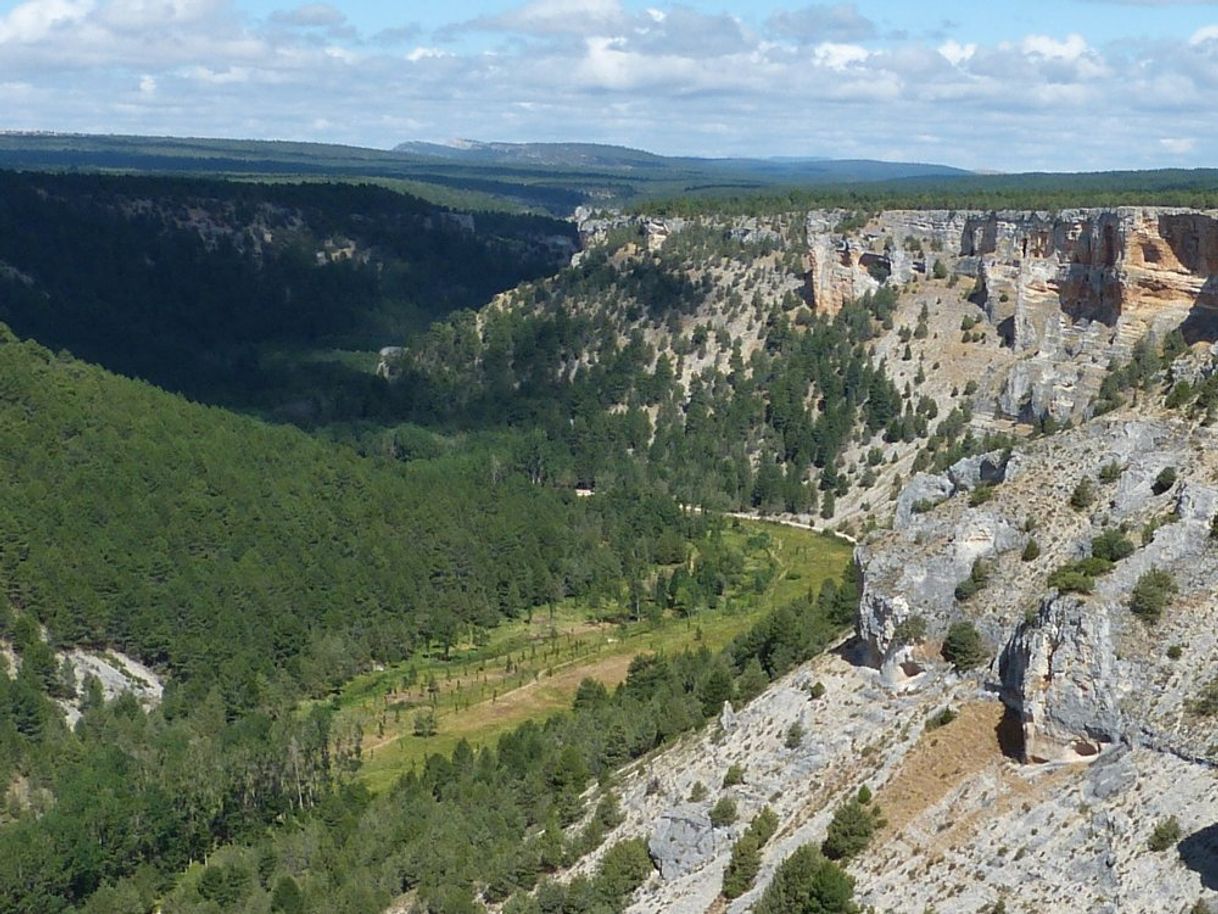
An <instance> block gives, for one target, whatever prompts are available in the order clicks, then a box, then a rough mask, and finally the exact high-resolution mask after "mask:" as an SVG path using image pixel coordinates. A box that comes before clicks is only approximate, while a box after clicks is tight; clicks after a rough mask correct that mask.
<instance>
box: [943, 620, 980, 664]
mask: <svg viewBox="0 0 1218 914" xmlns="http://www.w3.org/2000/svg"><path fill="white" fill-rule="evenodd" d="M988 656H989V654H988V652H987V651H986V649H985V642H984V641H983V640H982V638H981V633H980V632H979V631H977V626H975V625H973V623H972V622H968V621H961V622H953V623H952V626H951V628H949V629H948V630H947V637H946V638H944V639H943V659H944V660H946V661H948V663H950V664H951V665H952V666H954V667H955V668H956V669H957V670H960V671H961V672H963V671H964V670H971V669H972V668H973V667H975V666H978V665H980V664H981V663H982V662H983V661H984V660H985V659H986V658H987V657H988Z"/></svg>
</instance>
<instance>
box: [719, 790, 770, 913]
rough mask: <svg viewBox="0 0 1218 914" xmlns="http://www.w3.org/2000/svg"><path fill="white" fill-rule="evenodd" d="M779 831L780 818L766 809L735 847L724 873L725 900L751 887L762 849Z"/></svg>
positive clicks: (738, 895)
mask: <svg viewBox="0 0 1218 914" xmlns="http://www.w3.org/2000/svg"><path fill="white" fill-rule="evenodd" d="M777 830H778V817H777V816H776V815H774V811H773V810H772V809H770V807H768V806H767V807H765V809H763V810H762V811H761V812H759V813H758V814H757V818H755V819H754V820H753V821H752V822H751V823H750V824H749V827H748V828H747V829H746V830H745V832H744V834H743V835H741V836H740V838H739V840H737V841H736V843H735V844H734V845H733V846H732V856H731V859H730V860H729V861H728V864H727V870H726V872H724V874H723V895H724V897H726V898H739V897H740V896H741V895H743V894H744V893H745V892H747V891H748V890H749V888H751V887H752V885H753V880H754V879H756V878H757V871H758V870H759V869H760V868H761V848H762V847H763V846H765V843H766V842H767V841H769V840H770V838H772V837H773V836H774V832H776V831H777Z"/></svg>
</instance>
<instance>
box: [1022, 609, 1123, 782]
mask: <svg viewBox="0 0 1218 914" xmlns="http://www.w3.org/2000/svg"><path fill="white" fill-rule="evenodd" d="M998 669H999V677H1000V679H1001V681H1002V698H1003V701H1004V702H1005V703H1006V705H1007V706H1008V707H1009V708H1010V709H1011V710H1012V711H1014V712H1015V713H1016V715H1017V716H1018V719H1019V722H1020V725H1021V727H1022V730H1023V746H1022V754H1023V757H1024V758H1025V760H1027V761H1029V762H1048V761H1079V760H1089V759H1092V758H1094V757H1095V756H1097V755H1099V753H1100V751H1101V749H1102V748H1103V747H1104V746H1105V745H1109V744H1111V743H1114V742H1115V741H1116V740H1117V739H1119V738H1120V736H1121V733H1122V715H1121V712H1120V710H1119V708H1118V706H1117V696H1118V694H1119V685H1120V683H1119V681H1118V676H1117V664H1116V658H1115V656H1114V655H1113V642H1112V632H1111V625H1110V623H1109V619H1108V613H1107V611H1106V609H1105V608H1104V607H1102V606H1098V607H1087V606H1085V605H1084V604H1083V602H1082V601H1081V600H1079V599H1077V598H1075V597H1071V596H1061V597H1050V598H1047V599H1045V600H1044V601H1043V602H1042V604H1041V607H1040V610H1039V611H1038V612H1037V613H1036V615H1035V616H1034V617H1033V618H1031V619H1029V620H1028V621H1026V622H1024V623H1022V624H1020V625H1019V627H1018V628H1017V629H1016V630H1015V634H1014V635H1013V636H1012V637H1011V640H1010V641H1009V642H1007V645H1006V647H1005V648H1004V649H1003V652H1002V656H1001V657H1000V658H999V666H998Z"/></svg>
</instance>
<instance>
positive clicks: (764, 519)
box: [681, 505, 859, 546]
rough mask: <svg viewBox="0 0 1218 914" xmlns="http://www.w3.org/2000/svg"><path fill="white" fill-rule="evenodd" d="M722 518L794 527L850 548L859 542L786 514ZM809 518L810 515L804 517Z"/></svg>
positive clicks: (730, 514)
mask: <svg viewBox="0 0 1218 914" xmlns="http://www.w3.org/2000/svg"><path fill="white" fill-rule="evenodd" d="M681 507H683V508H686V509H688V510H690V511H693V512H694V513H695V514H701V513H702V509H701V508H700V507H698V506H697V505H682V506H681ZM723 516H724V517H735V518H737V519H739V520H752V521H757V522H759V523H763V524H781V525H782V526H784V527H794V528H795V529H796V530H807V531H808V532H809V533H819V534H820V535H821V536H832V537H835V538H837V539H839V540H842V541H843V542H847V543H849V544H850V545H851V546H857V545H858V544H859V541H858V540H857V539H856V538H855V537H853V536H851V535H850V534H849V533H840V532H838V531H837V530H826V529H825V528H824V527H817V526H814V525H813V524H811V523H810V522H809V521H802V520H799V519H798V517H799V516H798V515H796V516H792V515H787V514H764V515H763V514H751V513H749V512H748V511H724V512H723ZM804 516H807V517H809V518H811V515H804Z"/></svg>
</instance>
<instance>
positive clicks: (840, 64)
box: [812, 41, 871, 70]
mask: <svg viewBox="0 0 1218 914" xmlns="http://www.w3.org/2000/svg"><path fill="white" fill-rule="evenodd" d="M870 56H871V52H870V51H868V50H867V49H866V48H864V47H861V46H859V45H857V44H836V43H834V42H832V41H826V42H823V43H821V44H818V45H817V46H816V47H815V48H813V49H812V59H813V60H815V61H816V63H817V65H818V66H822V67H828V68H829V69H830V70H845V69H846V68H847V67H849V66H850V65H851V64H856V63H862V62H863V61H864V60H866V59H867V58H868V57H870Z"/></svg>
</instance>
